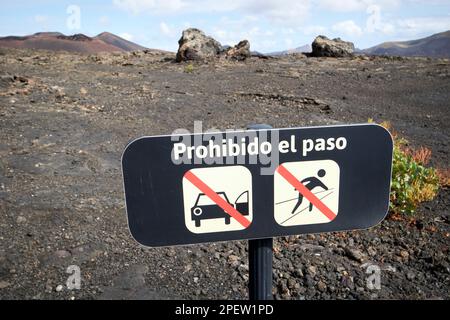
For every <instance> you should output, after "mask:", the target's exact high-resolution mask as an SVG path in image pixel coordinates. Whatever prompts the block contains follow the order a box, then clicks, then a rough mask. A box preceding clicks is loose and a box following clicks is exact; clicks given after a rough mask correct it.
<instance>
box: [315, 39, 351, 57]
mask: <svg viewBox="0 0 450 320" xmlns="http://www.w3.org/2000/svg"><path fill="white" fill-rule="evenodd" d="M354 50H355V46H354V45H353V43H352V42H347V41H343V40H341V39H340V38H336V39H332V40H331V39H328V38H327V37H325V36H318V37H317V38H316V39H314V41H313V43H312V53H311V56H313V57H335V58H339V57H349V56H352V55H353V51H354Z"/></svg>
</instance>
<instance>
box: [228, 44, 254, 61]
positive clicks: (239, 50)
mask: <svg viewBox="0 0 450 320" xmlns="http://www.w3.org/2000/svg"><path fill="white" fill-rule="evenodd" d="M225 55H226V57H227V58H231V59H235V60H239V61H241V60H245V59H247V58H249V57H250V56H251V53H250V42H248V41H247V40H242V41H240V42H239V43H238V44H237V45H235V46H234V47H232V48H229V49H228V50H227V51H226V52H225Z"/></svg>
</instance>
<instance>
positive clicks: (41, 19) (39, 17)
mask: <svg viewBox="0 0 450 320" xmlns="http://www.w3.org/2000/svg"><path fill="white" fill-rule="evenodd" d="M34 22H36V23H47V22H48V17H47V16H43V15H40V14H38V15H35V16H34Z"/></svg>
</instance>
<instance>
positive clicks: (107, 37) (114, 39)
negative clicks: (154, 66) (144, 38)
mask: <svg viewBox="0 0 450 320" xmlns="http://www.w3.org/2000/svg"><path fill="white" fill-rule="evenodd" d="M95 39H99V40H102V41H103V42H105V43H107V44H110V45H112V46H115V47H117V48H121V49H122V50H124V51H139V50H145V49H147V48H145V47H142V46H140V45H138V44H136V43H134V42H131V41H128V40H125V39H123V38H121V37H119V36H116V35H115V34H112V33H109V32H102V33H100V34H99V35H98V36H96V37H95Z"/></svg>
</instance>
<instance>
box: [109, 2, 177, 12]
mask: <svg viewBox="0 0 450 320" xmlns="http://www.w3.org/2000/svg"><path fill="white" fill-rule="evenodd" d="M113 4H114V5H115V6H116V7H118V8H119V9H122V10H126V11H128V12H131V13H133V14H140V13H142V12H150V13H154V14H160V13H170V12H174V11H179V10H181V9H183V7H185V3H184V1H182V0H113Z"/></svg>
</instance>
